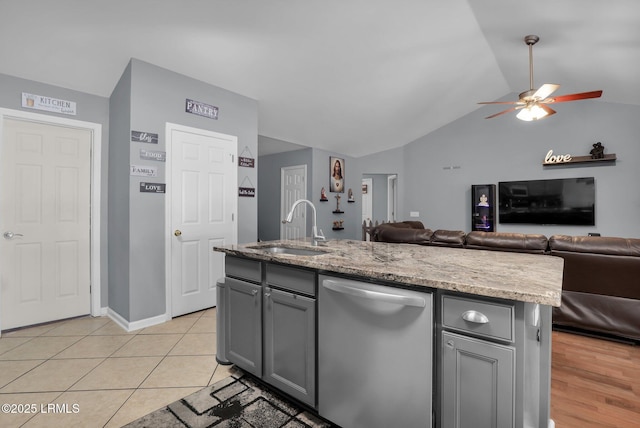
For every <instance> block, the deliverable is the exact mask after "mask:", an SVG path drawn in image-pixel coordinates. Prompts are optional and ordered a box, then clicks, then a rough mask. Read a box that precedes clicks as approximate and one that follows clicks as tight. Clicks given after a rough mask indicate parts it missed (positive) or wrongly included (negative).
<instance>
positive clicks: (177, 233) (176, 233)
mask: <svg viewBox="0 0 640 428" xmlns="http://www.w3.org/2000/svg"><path fill="white" fill-rule="evenodd" d="M173 234H174V235H176V236H180V235H182V232H181V231H180V230H179V229H176V231H175V232H173Z"/></svg>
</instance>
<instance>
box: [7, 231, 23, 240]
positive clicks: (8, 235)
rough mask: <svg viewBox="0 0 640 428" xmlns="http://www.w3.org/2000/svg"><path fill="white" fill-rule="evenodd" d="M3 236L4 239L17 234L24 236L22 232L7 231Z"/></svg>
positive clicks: (11, 237)
mask: <svg viewBox="0 0 640 428" xmlns="http://www.w3.org/2000/svg"><path fill="white" fill-rule="evenodd" d="M2 236H4V239H13V238H14V237H16V236H24V235H23V234H22V233H13V232H5V233H4V234H3V235H2Z"/></svg>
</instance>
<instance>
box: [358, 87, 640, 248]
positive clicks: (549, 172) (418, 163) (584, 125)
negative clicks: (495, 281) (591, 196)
mask: <svg viewBox="0 0 640 428" xmlns="http://www.w3.org/2000/svg"><path fill="white" fill-rule="evenodd" d="M605 92H606V91H605ZM513 96H515V95H511V96H509V97H505V99H511V98H512V97H513ZM510 97H511V98H510ZM554 108H556V110H557V112H558V113H557V114H556V115H555V116H551V117H549V118H547V119H544V120H542V121H540V122H523V121H520V120H518V119H516V118H515V116H514V115H505V116H501V117H498V118H494V119H489V120H487V119H484V117H485V116H487V115H488V114H490V113H492V112H493V111H494V109H489V108H488V107H485V108H481V109H479V110H477V111H475V112H473V113H471V114H469V115H467V116H465V117H463V118H461V119H459V120H457V121H455V122H452V123H450V124H448V125H447V126H444V127H442V128H440V129H438V130H437V131H435V132H432V133H431V134H429V135H426V136H424V137H422V138H420V139H418V140H416V141H414V142H412V143H410V144H408V145H406V146H404V147H403V148H400V149H397V150H395V152H396V153H395V155H397V154H398V153H400V154H401V156H402V157H403V169H402V170H398V172H399V179H402V182H401V183H399V187H400V189H401V193H402V196H401V197H402V200H403V202H402V203H400V204H399V206H400V207H401V210H400V213H399V216H398V217H399V218H400V219H409V212H410V211H419V212H420V217H419V218H418V220H421V221H422V222H423V223H424V224H425V225H426V226H427V227H430V228H432V229H438V228H442V229H460V230H464V231H469V230H470V228H471V224H470V223H471V218H470V210H471V200H470V199H471V185H472V184H490V183H494V184H497V183H498V182H499V181H511V180H535V179H550V178H564V177H595V180H596V226H595V227H587V226H541V225H503V224H498V225H497V230H498V231H503V232H523V233H542V234H545V235H547V236H550V235H553V234H559V233H562V234H569V235H586V234H587V233H589V232H599V233H601V234H602V235H603V236H604V235H606V236H623V237H635V238H638V237H640V222H638V215H639V213H640V192H639V191H638V189H637V186H638V184H637V183H640V168H638V161H640V144H638V135H640V121H639V120H638V118H640V107H638V106H629V105H622V104H612V103H607V102H604V101H595V100H594V101H592V100H588V101H579V102H574V103H563V104H559V105H558V106H556V107H554ZM598 141H600V142H602V144H603V145H604V146H605V147H606V149H607V150H606V153H615V154H616V155H617V158H618V161H617V162H616V163H615V164H583V165H572V166H555V167H543V166H542V161H543V159H544V157H545V154H546V153H547V151H548V150H550V149H553V151H554V153H556V154H565V153H570V154H572V155H574V156H583V155H584V156H586V155H588V154H589V150H590V149H591V145H592V144H593V143H596V142H598ZM389 155H390V153H386V155H385V156H382V157H381V156H380V155H372V156H367V157H363V158H360V159H359V161H361V162H362V163H364V164H365V165H367V172H373V171H374V170H375V169H376V168H377V167H380V168H384V167H385V165H386V158H387V157H389V158H393V157H395V156H389Z"/></svg>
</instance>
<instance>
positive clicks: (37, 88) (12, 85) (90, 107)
mask: <svg viewBox="0 0 640 428" xmlns="http://www.w3.org/2000/svg"><path fill="white" fill-rule="evenodd" d="M22 92H29V93H32V94H37V95H46V96H50V97H53V98H60V99H64V100H68V101H74V102H76V106H77V114H76V115H75V116H70V115H66V114H57V113H51V112H46V111H41V110H32V109H23V108H22ZM0 107H3V108H7V109H12V110H24V111H29V112H30V113H37V114H41V115H45V116H58V117H64V118H66V119H74V120H81V121H85V122H92V123H99V124H101V125H102V153H101V158H102V167H101V171H102V177H101V179H100V182H101V184H100V189H101V191H100V192H101V193H100V195H101V200H100V207H101V212H100V217H101V219H102V224H101V225H100V226H101V227H100V258H101V260H100V266H101V268H100V284H101V287H100V291H101V293H100V305H101V307H103V308H104V307H106V306H107V303H108V300H107V299H108V297H107V296H108V286H107V284H108V268H107V260H108V232H107V221H106V219H107V217H108V203H107V200H108V185H107V169H108V164H109V161H108V158H109V99H108V98H104V97H99V96H96V95H90V94H85V93H82V92H78V91H72V90H69V89H64V88H60V87H57V86H52V85H47V84H44V83H40V82H34V81H32V80H26V79H21V78H18V77H13V76H8V75H6V74H0Z"/></svg>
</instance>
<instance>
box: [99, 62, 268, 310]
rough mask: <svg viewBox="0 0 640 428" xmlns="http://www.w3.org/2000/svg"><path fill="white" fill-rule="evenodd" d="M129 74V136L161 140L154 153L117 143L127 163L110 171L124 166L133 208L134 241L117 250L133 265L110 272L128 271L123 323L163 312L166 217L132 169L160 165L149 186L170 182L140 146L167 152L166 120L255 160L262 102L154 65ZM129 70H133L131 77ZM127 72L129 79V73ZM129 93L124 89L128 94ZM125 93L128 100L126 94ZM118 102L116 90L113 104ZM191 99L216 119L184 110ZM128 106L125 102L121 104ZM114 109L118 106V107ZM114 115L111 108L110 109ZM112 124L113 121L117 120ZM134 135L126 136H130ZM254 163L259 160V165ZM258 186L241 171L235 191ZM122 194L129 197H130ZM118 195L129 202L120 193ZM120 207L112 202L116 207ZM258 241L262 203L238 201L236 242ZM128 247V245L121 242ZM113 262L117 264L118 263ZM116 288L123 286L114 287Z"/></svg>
mask: <svg viewBox="0 0 640 428" xmlns="http://www.w3.org/2000/svg"><path fill="white" fill-rule="evenodd" d="M127 70H130V74H131V82H130V112H131V113H130V117H129V118H128V122H129V126H130V130H136V131H146V132H152V133H157V134H158V135H159V143H158V145H154V146H153V147H150V145H149V144H146V143H137V142H130V140H129V136H128V135H127V136H125V135H124V132H123V133H122V136H120V135H118V136H117V138H126V139H124V140H123V141H115V138H116V136H114V139H112V144H114V145H115V144H123V145H126V146H128V150H129V151H128V154H129V157H128V158H126V159H124V158H121V157H120V156H119V155H118V156H115V157H114V158H113V159H117V162H118V163H117V164H114V165H110V171H109V173H110V174H122V171H123V170H124V164H125V163H126V168H127V173H126V175H127V179H128V182H127V189H128V199H129V201H128V203H129V224H128V227H129V241H128V247H126V248H119V247H118V248H114V251H120V250H122V251H125V252H127V251H128V253H129V260H128V266H127V263H123V265H124V266H119V265H118V266H111V268H112V269H121V268H122V269H128V272H129V278H128V280H129V283H128V293H118V296H119V297H124V298H128V299H129V308H128V313H126V312H124V313H123V312H120V311H119V310H117V311H116V312H118V314H120V315H121V316H122V317H123V318H124V319H126V320H128V321H130V322H132V321H138V320H142V319H146V318H150V317H154V316H158V315H162V314H164V313H165V310H166V308H165V303H166V296H165V294H166V293H165V267H164V266H165V263H164V258H165V245H164V242H165V236H166V233H167V231H166V230H165V216H164V209H165V208H164V206H165V205H164V204H165V202H166V199H165V195H163V194H150V193H140V191H139V183H140V182H141V181H147V180H144V179H143V178H142V177H129V173H128V168H129V164H130V163H132V164H133V163H135V164H142V165H148V164H152V165H154V166H157V167H158V177H154V178H153V179H150V180H148V181H153V182H159V183H166V176H165V172H166V171H165V164H164V163H161V162H152V161H141V160H140V154H139V150H140V148H142V147H144V148H152V149H153V150H162V151H166V139H165V126H166V122H171V123H176V124H180V125H185V126H191V127H194V128H200V129H205V130H209V131H215V132H220V133H224V134H229V135H234V136H237V137H238V154H240V153H242V152H243V151H244V149H245V147H246V148H248V149H249V152H250V153H252V154H253V155H254V157H255V156H257V138H258V104H257V102H256V101H255V100H252V99H250V98H247V97H243V96H241V95H238V94H235V93H232V92H230V91H227V90H224V89H221V88H218V87H215V86H211V85H209V84H206V83H204V82H201V81H198V80H195V79H192V78H189V77H187V76H184V75H181V74H178V73H174V72H172V71H169V70H165V69H162V68H160V67H157V66H155V65H152V64H149V63H146V62H143V61H139V60H136V59H132V60H131V62H130V65H129V67H128V69H127ZM127 72H128V71H127ZM127 72H125V73H127ZM124 92H126V91H124ZM125 95H126V94H125ZM118 97H119V93H118V92H117V91H116V92H114V95H113V97H112V100H113V101H116V98H118ZM186 98H190V99H193V100H196V101H201V102H204V103H207V104H211V105H215V106H217V107H218V108H219V109H220V110H219V119H218V120H212V119H209V118H205V117H201V116H196V115H193V114H189V113H186V112H185V99H186ZM118 103H119V104H123V101H122V100H119V101H118ZM114 108H117V107H114ZM112 110H113V109H112ZM114 120H115V118H114ZM126 122H127V118H124V117H122V118H120V117H119V122H118V123H117V124H114V127H115V128H117V129H118V130H122V131H124V130H125V128H126ZM128 131H129V130H127V132H128ZM256 163H257V162H256ZM245 177H247V178H248V180H249V181H250V182H251V183H253V184H254V185H255V186H256V187H257V184H256V183H257V165H256V168H240V167H239V168H238V185H240V184H241V183H242V182H243V180H244V178H245ZM127 189H125V191H127ZM117 197H127V196H126V195H118V196H117ZM114 203H115V201H114ZM256 237H257V197H253V198H249V197H242V198H238V242H240V243H243V242H252V241H255V240H256ZM122 244H123V245H124V246H126V245H127V243H122ZM113 262H114V263H115V259H114V260H113ZM110 286H112V287H116V288H118V287H121V285H120V284H115V283H112V284H111V285H110ZM111 307H112V309H114V310H115V309H116V308H123V309H124V308H126V305H124V304H121V302H119V301H117V302H113V305H111Z"/></svg>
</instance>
